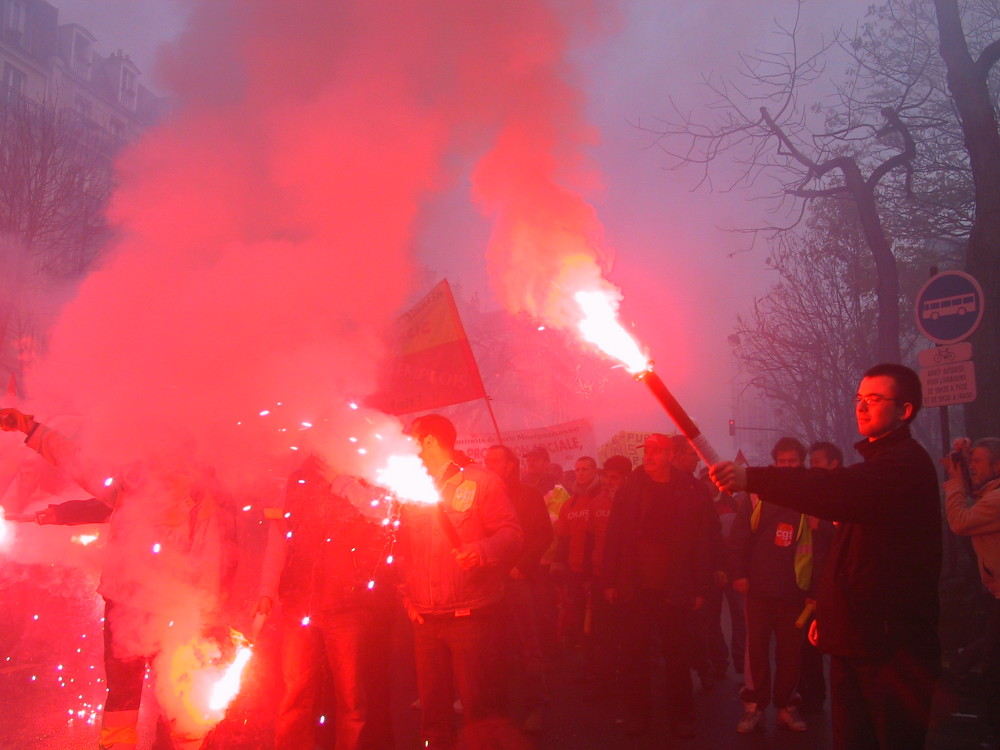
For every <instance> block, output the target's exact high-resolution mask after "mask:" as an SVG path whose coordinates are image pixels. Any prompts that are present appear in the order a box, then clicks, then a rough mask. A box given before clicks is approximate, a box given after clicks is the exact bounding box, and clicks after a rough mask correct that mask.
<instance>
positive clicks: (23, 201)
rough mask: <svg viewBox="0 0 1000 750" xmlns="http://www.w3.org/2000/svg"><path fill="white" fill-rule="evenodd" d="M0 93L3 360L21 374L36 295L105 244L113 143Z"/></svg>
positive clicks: (81, 267)
mask: <svg viewBox="0 0 1000 750" xmlns="http://www.w3.org/2000/svg"><path fill="white" fill-rule="evenodd" d="M0 93H3V96H2V97H0V175H2V178H0V241H2V245H3V250H4V252H3V259H2V260H3V278H2V280H0V346H2V349H0V362H4V363H8V362H10V363H11V364H12V369H18V368H17V367H16V364H15V363H16V362H17V361H19V360H18V359H17V356H16V353H15V352H14V351H12V349H11V344H12V342H14V340H15V339H21V338H22V335H21V334H22V329H25V328H27V329H33V326H32V324H31V323H30V322H29V321H27V320H26V319H25V315H26V314H27V311H28V307H29V300H30V299H31V297H32V294H33V292H35V291H37V290H38V289H39V288H40V287H44V286H46V285H48V284H51V283H52V282H59V281H69V280H73V279H77V278H79V277H80V276H81V275H82V274H83V273H84V272H85V271H86V270H87V268H89V267H90V265H91V263H92V262H93V261H94V259H95V258H96V257H97V255H98V254H99V252H100V250H101V248H102V247H103V245H104V243H105V242H106V241H107V238H108V229H107V225H106V222H105V219H104V209H105V207H106V204H107V201H108V197H109V196H110V194H111V188H112V167H111V153H112V148H113V142H112V141H111V140H110V139H108V138H106V137H105V136H104V135H103V134H102V132H101V131H100V130H99V129H97V128H95V127H94V126H93V125H92V124H91V123H88V122H86V121H85V120H82V119H80V118H79V117H77V116H76V115H75V113H73V112H71V111H64V110H60V109H59V108H58V107H56V106H55V104H54V103H51V102H42V103H38V102H33V101H31V100H28V99H26V98H25V97H23V96H20V95H19V94H17V93H16V92H13V91H4V92H0ZM12 357H13V359H11V358H12Z"/></svg>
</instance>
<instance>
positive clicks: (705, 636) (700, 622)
mask: <svg viewBox="0 0 1000 750" xmlns="http://www.w3.org/2000/svg"><path fill="white" fill-rule="evenodd" d="M723 596H724V595H723V593H722V589H720V588H717V587H714V586H713V587H712V589H711V591H709V593H708V596H706V597H705V602H704V604H702V605H701V609H699V610H698V611H697V612H695V615H694V618H693V622H694V626H695V630H694V634H693V636H692V637H693V657H692V664H693V666H694V669H695V671H696V672H698V674H700V675H704V674H705V673H708V672H711V673H713V674H716V675H719V676H723V675H725V674H726V667H727V666H728V664H729V649H728V648H727V647H726V637H725V636H724V635H723V634H722V600H723ZM745 637H746V636H745V634H744V638H745Z"/></svg>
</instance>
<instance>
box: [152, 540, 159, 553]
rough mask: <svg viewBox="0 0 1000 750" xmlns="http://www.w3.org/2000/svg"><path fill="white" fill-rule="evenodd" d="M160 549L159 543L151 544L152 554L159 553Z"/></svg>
mask: <svg viewBox="0 0 1000 750" xmlns="http://www.w3.org/2000/svg"><path fill="white" fill-rule="evenodd" d="M160 549H161V546H160V543H159V542H157V543H156V544H154V545H153V554H154V555H158V554H160Z"/></svg>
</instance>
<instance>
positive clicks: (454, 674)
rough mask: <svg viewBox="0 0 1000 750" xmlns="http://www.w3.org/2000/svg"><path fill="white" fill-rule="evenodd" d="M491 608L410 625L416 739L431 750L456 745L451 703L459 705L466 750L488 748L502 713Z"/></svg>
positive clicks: (494, 613)
mask: <svg viewBox="0 0 1000 750" xmlns="http://www.w3.org/2000/svg"><path fill="white" fill-rule="evenodd" d="M497 614H498V613H497V611H496V607H495V606H490V607H482V608H480V609H474V610H472V612H471V614H468V615H465V616H462V617H456V616H455V615H454V614H449V615H424V622H423V624H417V623H414V624H413V651H414V656H415V659H416V667H417V692H418V694H419V696H420V705H421V716H420V735H421V739H422V740H423V741H424V742H425V743H426V744H425V745H424V746H425V747H427V748H430V750H440V749H441V748H452V747H454V746H455V732H454V721H455V712H454V708H453V703H454V700H455V694H456V693H457V694H458V698H459V700H461V701H462V714H463V718H464V721H465V735H466V741H467V745H468V747H469V748H470V750H479V748H482V747H487V746H488V745H489V742H490V737H491V733H492V732H493V731H495V730H496V728H497V726H498V724H499V723H500V717H501V714H502V708H501V706H502V680H503V676H502V671H501V669H500V667H501V665H500V661H499V658H498V651H499V649H498V648H497V645H498V643H497V633H496V623H497Z"/></svg>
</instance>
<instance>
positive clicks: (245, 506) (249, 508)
mask: <svg viewBox="0 0 1000 750" xmlns="http://www.w3.org/2000/svg"><path fill="white" fill-rule="evenodd" d="M243 510H244V511H248V510H253V506H252V505H244V506H243Z"/></svg>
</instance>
